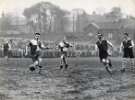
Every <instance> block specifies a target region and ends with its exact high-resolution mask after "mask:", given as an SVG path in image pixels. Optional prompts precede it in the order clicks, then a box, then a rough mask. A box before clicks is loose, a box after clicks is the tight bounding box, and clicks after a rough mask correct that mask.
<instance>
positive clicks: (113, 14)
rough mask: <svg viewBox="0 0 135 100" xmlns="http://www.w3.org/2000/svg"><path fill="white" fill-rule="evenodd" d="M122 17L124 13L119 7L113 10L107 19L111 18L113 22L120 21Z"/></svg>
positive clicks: (107, 15)
mask: <svg viewBox="0 0 135 100" xmlns="http://www.w3.org/2000/svg"><path fill="white" fill-rule="evenodd" d="M122 16H123V15H122V11H121V8H119V7H114V8H112V10H111V11H110V12H109V13H107V14H106V17H108V18H111V19H112V20H113V21H118V20H119V19H121V18H122Z"/></svg>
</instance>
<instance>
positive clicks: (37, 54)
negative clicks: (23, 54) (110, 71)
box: [30, 51, 42, 62]
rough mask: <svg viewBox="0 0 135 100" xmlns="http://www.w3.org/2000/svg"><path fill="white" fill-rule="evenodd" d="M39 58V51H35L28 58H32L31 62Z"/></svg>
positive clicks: (40, 54)
mask: <svg viewBox="0 0 135 100" xmlns="http://www.w3.org/2000/svg"><path fill="white" fill-rule="evenodd" d="M41 56H42V53H41V51H36V52H35V53H31V54H30V57H31V58H32V61H33V62H35V61H37V60H39V58H41Z"/></svg>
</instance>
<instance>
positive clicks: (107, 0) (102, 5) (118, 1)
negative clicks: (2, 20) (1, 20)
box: [0, 0, 135, 16]
mask: <svg viewBox="0 0 135 100" xmlns="http://www.w3.org/2000/svg"><path fill="white" fill-rule="evenodd" d="M40 1H49V2H51V3H53V4H56V5H58V6H60V7H61V8H63V9H66V10H69V11H70V10H72V9H74V8H83V9H84V10H85V11H86V12H87V13H91V12H93V11H95V10H96V11H98V12H100V13H102V12H108V11H109V10H110V9H111V8H112V7H114V6H117V7H121V9H122V11H123V12H124V13H125V14H130V15H134V16H135V0H0V13H2V11H4V12H12V13H14V14H15V13H16V14H22V12H23V10H24V8H26V7H30V6H32V5H33V4H36V3H38V2H40Z"/></svg>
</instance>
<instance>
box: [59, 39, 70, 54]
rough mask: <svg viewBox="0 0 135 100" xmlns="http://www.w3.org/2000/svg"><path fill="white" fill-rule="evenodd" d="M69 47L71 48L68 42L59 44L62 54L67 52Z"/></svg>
mask: <svg viewBox="0 0 135 100" xmlns="http://www.w3.org/2000/svg"><path fill="white" fill-rule="evenodd" d="M69 46H70V44H69V43H68V42H63V41H62V42H60V43H59V48H60V50H61V52H63V51H64V52H66V51H67V50H68V48H69Z"/></svg>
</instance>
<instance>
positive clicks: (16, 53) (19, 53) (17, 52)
mask: <svg viewBox="0 0 135 100" xmlns="http://www.w3.org/2000/svg"><path fill="white" fill-rule="evenodd" d="M97 55H98V54H97V53H96V52H95V51H86V50H85V51H78V50H70V51H68V52H67V56H68V57H76V56H78V57H95V56H97ZM3 56H4V54H3V51H2V50H0V57H3ZM112 56H119V54H118V52H114V53H113V55H112ZM9 57H13V58H21V57H26V56H25V50H23V49H14V50H11V51H10V52H9ZM27 57H29V54H28V56H27ZM42 57H43V58H57V57H60V51H58V50H44V51H42Z"/></svg>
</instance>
